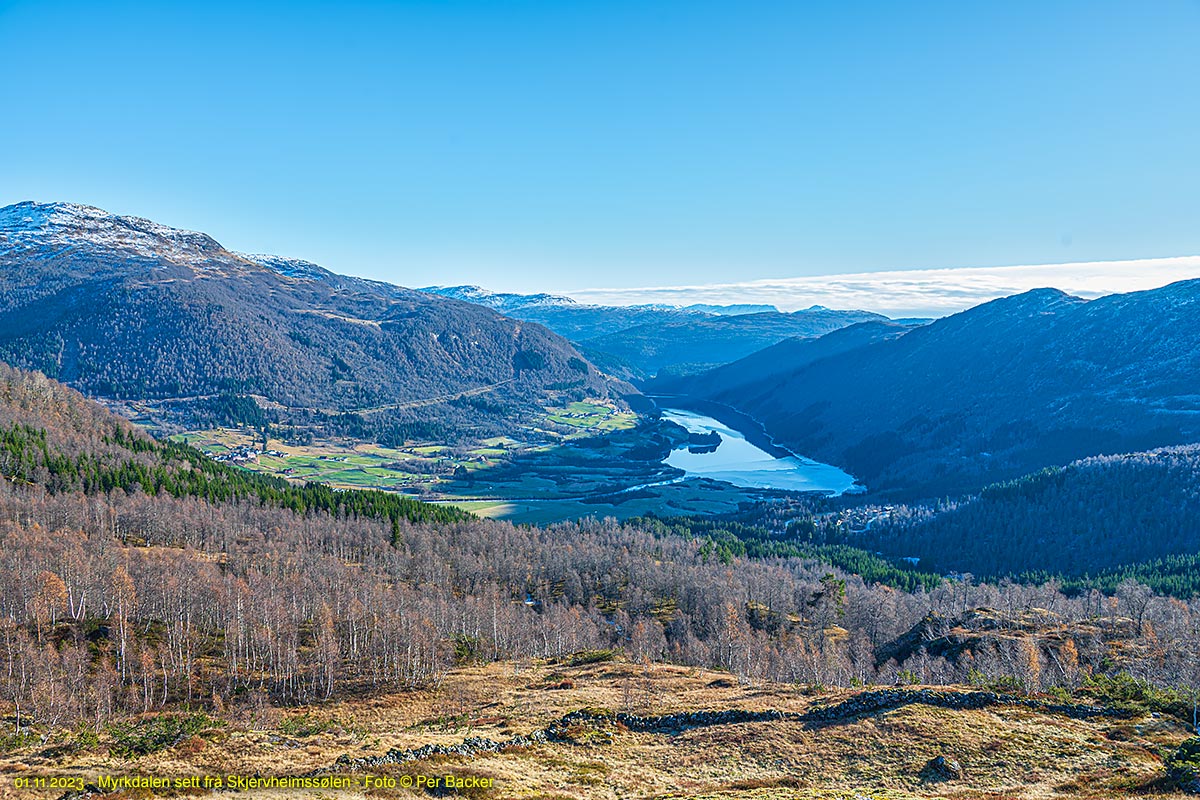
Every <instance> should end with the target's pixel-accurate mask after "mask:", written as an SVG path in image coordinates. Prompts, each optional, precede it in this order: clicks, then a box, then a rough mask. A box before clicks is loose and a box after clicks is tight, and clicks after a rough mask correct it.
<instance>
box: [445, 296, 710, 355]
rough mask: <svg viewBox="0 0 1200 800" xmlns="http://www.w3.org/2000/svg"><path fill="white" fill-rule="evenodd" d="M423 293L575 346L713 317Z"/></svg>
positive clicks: (555, 299)
mask: <svg viewBox="0 0 1200 800" xmlns="http://www.w3.org/2000/svg"><path fill="white" fill-rule="evenodd" d="M421 291H422V292H429V293H431V294H436V295H440V296H442V297H453V298H454V299H456V300H463V301H466V302H468V303H476V304H478V305H482V306H486V307H488V308H491V309H493V310H495V311H499V312H500V313H501V314H504V315H505V316H509V317H513V318H515V319H521V320H526V321H528V322H537V323H539V324H541V325H545V326H546V327H547V328H549V329H550V330H552V331H554V332H555V333H557V334H559V335H560V336H565V337H566V338H568V339H570V340H572V341H574V342H582V341H585V340H587V339H591V338H593V337H596V336H603V335H604V334H608V333H616V332H617V331H623V330H625V329H627V328H633V327H636V326H638V325H647V324H661V323H664V322H675V321H679V320H686V319H702V318H704V317H707V316H709V315H710V314H711V313H713V312H710V311H701V310H688V309H681V308H676V307H674V306H659V305H641V306H595V305H587V304H584V303H577V302H575V301H574V300H572V299H571V298H569V297H562V296H559V295H553V294H506V293H501V292H492V291H488V290H487V289H482V288H480V287H478V286H428V287H426V288H424V289H421Z"/></svg>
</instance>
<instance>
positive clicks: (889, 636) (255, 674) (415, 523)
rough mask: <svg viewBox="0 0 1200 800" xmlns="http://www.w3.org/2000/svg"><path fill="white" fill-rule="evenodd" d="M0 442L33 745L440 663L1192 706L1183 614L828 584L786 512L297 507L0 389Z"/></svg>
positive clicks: (7, 636) (400, 679) (38, 396)
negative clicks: (657, 515) (674, 669)
mask: <svg viewBox="0 0 1200 800" xmlns="http://www.w3.org/2000/svg"><path fill="white" fill-rule="evenodd" d="M0 430H2V431H5V440H4V442H5V443H4V447H3V451H2V452H3V453H4V458H5V460H4V461H3V462H2V463H3V466H4V480H0V585H3V586H5V587H7V589H6V591H5V592H4V593H3V594H2V595H0V658H2V659H3V661H4V663H8V664H11V665H12V666H13V668H12V669H10V670H4V671H0V700H2V701H4V702H6V703H8V704H9V708H10V710H14V711H17V712H19V714H20V715H22V717H21V718H22V720H24V722H19V723H18V724H19V725H20V724H28V722H29V721H30V720H32V721H35V722H36V724H37V725H38V726H40V728H41V729H42V730H46V731H51V732H52V731H53V730H55V729H57V728H59V727H74V726H75V725H77V724H80V723H86V724H88V725H92V726H99V725H101V724H102V723H104V722H105V721H107V720H110V719H112V718H114V717H119V716H121V715H125V714H136V713H144V712H146V711H151V710H158V709H164V708H174V707H178V706H179V705H182V704H187V706H188V707H189V708H192V709H195V708H197V707H204V708H208V709H209V710H211V711H213V712H214V713H220V712H221V710H223V709H229V708H237V707H239V706H242V705H245V704H253V703H262V702H274V703H294V702H305V701H319V700H321V699H323V698H329V697H333V696H335V695H340V694H342V693H346V692H350V691H356V690H362V689H370V690H371V691H372V692H380V691H387V690H403V689H405V688H411V687H414V686H426V685H437V683H438V682H439V681H440V680H441V678H442V676H444V675H445V673H446V671H447V670H448V669H450V667H451V666H452V665H454V664H455V663H459V664H463V663H474V662H479V661H490V660H497V659H511V658H529V657H548V658H565V657H568V656H570V655H571V654H573V653H580V652H581V651H590V652H595V651H601V656H599V657H611V656H612V654H613V653H616V652H621V653H624V654H626V655H627V656H628V657H629V658H631V659H635V660H638V659H643V658H645V659H647V660H651V661H661V660H669V661H672V662H676V663H680V664H691V665H702V666H708V667H716V668H720V669H725V670H729V671H730V672H732V673H733V674H734V675H737V676H739V677H741V678H743V679H745V680H765V679H778V680H784V681H788V682H793V683H795V682H802V683H809V684H822V685H826V686H833V685H848V684H850V683H851V682H852V681H857V682H864V681H865V682H873V681H884V682H896V681H902V682H903V681H913V680H918V679H919V680H920V681H922V682H926V683H940V682H945V683H959V682H966V681H974V682H976V683H981V682H983V683H987V682H996V685H1003V686H1006V687H1008V689H1010V690H1013V689H1016V690H1021V691H1037V690H1039V689H1042V688H1047V687H1052V686H1058V687H1066V688H1065V689H1064V690H1071V689H1075V688H1078V687H1079V686H1080V684H1081V683H1085V684H1086V681H1089V680H1093V679H1098V678H1099V677H1100V676H1104V675H1109V674H1112V673H1115V672H1119V671H1125V670H1128V671H1133V672H1134V673H1135V674H1136V675H1137V676H1138V678H1137V681H1136V682H1134V683H1133V684H1132V685H1134V686H1136V687H1143V688H1142V689H1139V691H1148V690H1147V689H1145V687H1146V686H1149V685H1150V682H1153V683H1156V684H1161V685H1170V686H1175V687H1181V688H1187V687H1190V686H1193V685H1194V684H1193V683H1192V682H1191V681H1192V677H1189V676H1193V675H1194V673H1196V670H1195V667H1196V664H1195V663H1194V660H1195V658H1194V657H1195V654H1196V653H1197V652H1198V649H1197V648H1196V647H1195V641H1196V638H1195V637H1196V632H1197V631H1198V630H1200V610H1198V609H1197V608H1196V607H1195V601H1192V602H1191V603H1188V602H1181V601H1178V600H1174V599H1172V600H1168V599H1166V598H1161V597H1156V596H1154V595H1153V593H1150V592H1149V591H1148V590H1145V589H1143V588H1141V587H1138V586H1137V585H1136V584H1125V585H1123V586H1122V588H1121V590H1120V591H1119V592H1117V594H1116V596H1115V597H1114V598H1112V599H1111V602H1108V601H1104V602H1103V603H1098V602H1097V601H1096V600H1095V599H1094V598H1093V597H1092V596H1091V595H1084V596H1078V597H1070V596H1066V595H1064V594H1063V593H1062V592H1060V591H1059V590H1058V588H1057V587H1055V586H1054V585H1046V586H1040V587H1038V586H1021V585H1015V584H1014V585H1005V586H995V585H980V586H975V585H972V584H969V583H955V582H945V581H940V580H928V581H922V582H920V583H919V584H917V585H915V587H914V588H915V590H914V591H912V592H904V591H899V590H896V589H894V588H891V587H888V586H885V585H880V584H877V583H874V582H873V580H874V579H875V577H879V578H882V579H885V580H887V579H889V576H888V574H887V572H886V569H885V570H883V571H882V572H880V573H879V575H878V576H875V577H872V578H871V579H870V580H864V579H863V578H861V577H857V576H855V575H852V574H847V573H845V572H843V571H841V570H838V569H836V568H833V567H830V566H829V565H828V564H827V563H823V562H825V561H828V560H834V561H839V563H845V564H850V563H852V562H850V561H847V560H845V559H844V558H842V557H841V556H839V554H837V553H834V552H832V551H831V552H829V553H825V552H822V551H820V550H812V551H808V554H807V555H805V551H804V550H802V549H798V548H792V546H791V545H789V544H788V543H787V540H788V539H795V538H797V537H798V534H799V533H800V530H799V528H798V527H797V526H799V527H800V528H802V527H803V526H804V524H805V522H806V520H808V521H810V519H811V518H810V516H809V515H808V514H807V513H803V514H801V515H800V516H798V517H796V518H795V519H794V520H793V522H794V523H795V524H792V522H789V519H791V518H792V516H793V514H792V512H791V511H789V509H790V507H789V506H787V505H783V506H778V507H777V508H776V511H775V512H771V513H770V514H768V515H767V517H764V518H769V519H771V520H772V522H771V523H770V524H771V525H772V526H775V525H781V526H783V529H782V530H780V531H775V532H772V530H771V529H767V528H762V527H755V526H752V525H743V524H708V523H702V521H695V520H693V521H692V522H694V523H696V524H688V522H687V521H686V520H685V521H682V522H662V521H655V520H641V521H635V522H634V523H632V524H629V525H625V526H621V525H617V524H616V523H615V522H613V521H611V520H609V521H605V522H597V521H584V522H581V523H573V524H563V525H556V526H553V527H550V528H545V529H539V528H533V527H513V526H511V525H507V524H502V523H497V522H491V521H486V520H477V519H473V518H469V517H467V516H465V515H462V514H459V513H457V512H453V511H450V510H448V509H435V508H433V507H430V506H427V505H423V504H419V503H415V502H413V501H411V500H405V499H402V498H399V497H396V496H394V495H383V494H382V493H377V492H353V491H351V492H330V491H328V490H318V489H292V488H287V487H283V486H281V485H279V484H276V483H274V482H271V481H262V480H260V479H255V478H253V477H252V476H249V475H246V474H245V473H239V472H237V471H235V470H232V469H230V468H226V467H221V466H218V465H213V464H209V463H208V462H207V461H204V460H203V459H201V458H199V457H198V456H196V455H195V454H194V452H193V453H191V454H189V453H188V451H187V450H186V449H185V448H182V447H172V448H168V447H164V446H161V445H158V444H156V443H154V442H152V441H150V440H148V439H147V438H146V437H144V436H142V435H140V434H138V433H137V432H136V431H134V430H132V429H130V428H129V426H128V425H126V424H125V423H123V422H121V421H120V420H118V419H116V418H114V417H111V416H109V415H107V414H105V413H104V412H102V411H100V410H99V409H96V408H94V407H91V406H89V405H88V403H87V402H86V401H85V400H83V398H81V397H80V396H79V395H78V394H76V393H74V392H72V391H71V390H68V389H65V388H63V387H61V386H59V385H57V384H55V383H53V382H51V381H48V380H46V379H44V378H42V377H41V376H38V375H33V374H29V373H24V372H21V371H16V370H7V369H6V370H5V371H4V372H3V374H2V381H0ZM126 478H132V480H127V479H126ZM110 479H111V480H110ZM796 510H800V511H803V509H802V508H798V509H796ZM775 539H780V541H774V540H775ZM842 555H844V554H842ZM826 556H829V558H828V559H827V558H826ZM859 563H862V564H866V565H867V566H870V565H869V564H868V563H867V562H859ZM871 569H879V565H878V564H876V565H875V566H871ZM868 574H870V573H868ZM977 608H978V609H993V610H981V611H979V612H978V613H977V614H975V616H974V617H973V618H978V619H984V618H985V617H986V619H987V620H988V624H986V625H975V624H974V623H972V624H971V625H970V626H968V628H969V629H963V631H964V632H960V633H957V634H955V635H956V636H958V637H959V638H960V640H961V641H960V643H959V644H956V645H955V647H954V648H952V649H945V648H943V649H941V650H938V651H937V652H936V654H934V653H933V651H932V648H933V645H934V644H935V642H934V640H933V639H930V640H928V641H929V648H926V647H920V646H911V645H910V644H907V643H910V641H911V640H912V634H911V631H913V630H914V629H916V627H917V626H918V624H919V623H921V621H922V620H923V619H926V620H929V619H932V620H935V621H936V620H939V619H959V618H962V617H963V615H964V614H967V613H968V612H970V610H971V609H977ZM994 609H1002V611H995V610H994ZM930 615H932V616H930ZM1047 615H1049V616H1047ZM1131 619H1132V620H1136V623H1137V624H1133V623H1131V622H1130V620H1131ZM1031 620H1033V621H1037V620H1040V622H1033V623H1031ZM921 624H924V625H925V626H926V627H929V625H931V624H932V623H921ZM939 624H940V623H939ZM1147 626H1149V627H1147ZM943 627H945V626H943ZM939 629H941V628H939ZM956 630H957V629H956ZM937 635H939V634H934V636H935V637H936V636H937ZM922 641H925V640H922ZM1068 642H1069V644H1068ZM605 653H607V654H608V655H604V654H605ZM586 657H590V656H587V655H586V654H585V655H584V656H581V658H586ZM918 675H919V678H915V677H913V676H918ZM1096 685H1103V684H1096ZM1170 696H1174V695H1170ZM1162 707H1163V708H1165V709H1169V708H1173V706H1169V705H1164V706H1162Z"/></svg>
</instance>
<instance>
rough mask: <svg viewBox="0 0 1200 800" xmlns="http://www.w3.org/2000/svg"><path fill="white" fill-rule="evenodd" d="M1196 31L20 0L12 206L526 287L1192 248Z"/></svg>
mask: <svg viewBox="0 0 1200 800" xmlns="http://www.w3.org/2000/svg"><path fill="white" fill-rule="evenodd" d="M1197 41H1200V2H1197V0H1144V1H1141V2H1133V1H1132V0H1130V1H1127V2H1103V0H1091V1H1089V2H1045V1H1042V2H1022V1H1021V0H1006V2H995V3H990V2H914V3H899V2H895V3H892V2H888V3H884V2H878V3H873V2H858V3H855V2H829V3H822V2H778V3H760V2H753V0H748V1H746V2H725V3H715V2H704V1H703V0H692V1H691V2H652V0H642V1H641V2H620V0H610V1H609V2H589V1H588V0H571V1H570V2H557V3H551V2H451V1H450V0H443V1H442V2H433V1H432V0H430V1H429V2H390V3H384V2H378V3H373V2H357V3H355V2H349V3H308V2H302V0H294V2H289V3H278V4H273V3H257V4H248V3H222V2H209V3H190V4H189V3H122V2H113V3H107V2H106V3H95V2H80V3H69V2H50V1H48V0H41V1H40V2H5V1H4V0H0V67H2V68H3V74H4V76H5V78H4V80H3V81H0V109H3V112H2V117H3V121H2V122H0V204H6V203H10V202H17V201H19V200H25V199H36V200H46V201H49V200H67V201H73V202H81V203H89V204H92V205H98V206H101V207H103V208H107V209H109V210H111V211H114V212H118V213H124V214H136V215H140V216H146V217H151V218H153V219H155V220H157V221H160V222H163V223H166V224H170V225H176V226H179V227H184V228H191V229H196V230H203V231H205V232H208V233H211V234H212V235H213V236H215V237H216V238H217V239H218V240H220V241H221V242H222V243H224V244H226V245H227V246H229V247H231V248H234V249H238V250H245V251H255V252H275V253H280V254H283V255H290V256H296V257H303V258H308V259H311V260H314V261H317V262H319V263H321V264H323V265H325V266H328V267H330V268H331V269H334V270H336V271H339V272H344V273H350V274H358V275H364V276H369V277H375V278H381V279H385V280H390V281H394V282H397V283H401V284H405V285H416V286H420V285H426V284H431V283H440V284H448V283H479V284H483V285H486V286H490V287H494V288H501V289H509V290H556V291H570V290H577V289H585V288H591V289H596V288H617V289H619V288H627V287H653V286H682V285H688V286H693V285H705V284H732V283H736V282H738V281H748V280H754V279H793V278H803V277H806V276H817V275H825V274H830V273H869V272H873V271H877V270H912V269H925V268H945V267H992V266H999V265H1013V264H1049V263H1059V262H1092V261H1100V260H1111V259H1144V258H1155V257H1165V256H1184V255H1195V254H1200V224H1197V220H1200V152H1198V149H1200V145H1198V144H1197V143H1198V142H1200V96H1198V95H1200V89H1198V86H1200V81H1198V80H1197V76H1200V47H1197V46H1196V43H1197ZM632 299H633V300H636V299H637V298H636V297H634V298H632Z"/></svg>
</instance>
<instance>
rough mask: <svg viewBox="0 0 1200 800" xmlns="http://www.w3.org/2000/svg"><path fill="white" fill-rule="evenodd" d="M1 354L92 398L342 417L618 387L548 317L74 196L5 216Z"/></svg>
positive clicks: (508, 404)
mask: <svg viewBox="0 0 1200 800" xmlns="http://www.w3.org/2000/svg"><path fill="white" fill-rule="evenodd" d="M0 359H2V360H4V361H7V362H9V363H11V364H14V365H17V366H21V367H25V368H30V369H37V370H40V371H42V372H44V373H46V374H47V375H49V376H51V377H55V378H58V379H60V380H62V381H64V382H66V383H68V384H70V385H72V386H74V387H76V388H78V389H80V390H82V391H84V392H85V393H87V394H90V395H93V396H102V397H115V398H137V399H147V398H149V399H154V398H168V397H170V398H173V397H200V396H207V395H214V394H221V393H236V394H253V395H258V396H261V397H263V398H265V399H266V400H267V401H269V402H272V403H277V404H280V405H282V406H287V407H299V408H304V409H313V410H324V411H330V412H341V411H351V410H355V409H360V408H364V407H374V406H380V405H384V404H392V405H401V404H404V403H406V402H416V401H426V400H429V399H431V398H439V397H442V398H447V399H449V398H450V397H452V396H454V395H455V394H456V393H459V392H463V391H469V390H480V389H484V390H487V387H492V389H491V390H489V391H490V394H491V399H490V402H491V404H490V405H489V406H488V408H487V410H486V411H487V413H494V414H499V415H501V416H504V415H507V414H515V413H518V411H519V409H521V408H523V407H527V406H532V405H534V404H536V403H539V402H541V401H543V400H544V399H545V397H546V396H547V394H548V393H550V392H568V393H575V394H577V395H580V396H582V395H585V394H586V395H591V396H606V395H608V394H609V393H610V392H612V391H613V390H614V387H615V384H613V383H612V382H611V381H610V380H609V379H607V378H606V377H605V376H604V375H602V374H601V373H599V372H598V371H597V370H596V369H595V368H594V367H593V366H592V365H591V364H590V363H588V361H587V360H586V359H585V358H584V357H583V356H581V354H580V353H579V351H578V350H577V349H576V348H575V347H573V346H572V345H571V344H570V343H569V342H567V341H566V340H565V339H563V338H562V337H561V336H558V335H557V334H555V333H553V332H551V331H548V330H546V329H545V328H544V327H542V326H540V325H536V324H529V323H526V322H521V321H517V320H513V319H509V318H507V317H504V316H502V315H500V314H498V313H496V312H494V311H492V310H490V309H486V308H482V307H480V306H479V305H476V304H472V303H465V302H459V301H457V300H453V299H450V298H446V297H438V296H436V295H431V294H428V293H426V292H419V291H414V290H410V289H405V288H402V287H398V286H392V285H390V284H386V283H380V282H377V281H368V280H363V279H360V278H352V277H346V276H342V275H337V274H335V273H333V272H330V271H329V270H326V269H324V268H322V267H319V266H317V265H316V264H312V263H310V262H306V261H299V260H293V259H285V258H280V257H277V256H262V255H244V254H239V253H234V252H231V251H229V250H227V249H226V248H224V247H222V246H221V245H220V244H219V243H218V242H216V241H214V240H213V239H212V238H211V237H209V236H207V235H205V234H203V233H194V232H191V231H182V230H177V229H174V228H169V227H166V226H163V225H159V224H157V223H155V222H152V221H150V220H145V219H140V218H137V217H123V216H116V215H113V214H109V213H107V212H105V211H102V210H101V209H98V208H92V207H89V206H80V205H73V204H67V203H55V204H45V205H43V204H35V203H20V204H17V205H13V206H8V207H6V208H3V209H0ZM616 389H617V391H624V390H626V388H624V387H616ZM436 413H437V412H436V410H434V411H429V410H426V411H423V412H422V416H424V417H428V416H429V415H431V414H433V415H436ZM486 415H487V414H486V413H484V412H480V411H478V410H475V411H472V412H471V414H470V415H469V416H471V417H472V418H478V417H480V416H486Z"/></svg>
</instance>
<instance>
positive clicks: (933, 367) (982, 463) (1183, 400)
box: [694, 280, 1200, 494]
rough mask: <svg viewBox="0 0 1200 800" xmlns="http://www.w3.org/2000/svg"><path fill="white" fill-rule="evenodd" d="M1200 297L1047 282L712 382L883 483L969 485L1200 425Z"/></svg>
mask: <svg viewBox="0 0 1200 800" xmlns="http://www.w3.org/2000/svg"><path fill="white" fill-rule="evenodd" d="M1197 301H1200V281H1196V280H1193V281H1183V282H1180V283H1176V284H1172V285H1170V286H1166V287H1163V288H1161V289H1155V290H1152V291H1145V292H1136V293H1132V294H1124V295H1110V296H1107V297H1102V298H1099V299H1096V300H1092V301H1085V300H1082V299H1080V298H1077V297H1071V296H1069V295H1066V294H1064V293H1062V292H1060V291H1057V290H1053V289H1038V290H1034V291H1030V292H1026V293H1024V294H1020V295H1015V296H1013V297H1007V298H1002V299H1000V300H995V301H993V302H990V303H985V304H983V305H980V306H977V307H975V308H972V309H969V310H967V311H964V312H962V313H960V314H955V315H953V316H951V317H946V318H943V319H940V320H937V321H935V322H933V323H931V324H928V325H925V326H922V327H918V328H914V329H913V330H911V331H909V332H907V333H904V334H903V335H901V336H899V337H895V338H889V339H886V340H884V341H879V342H875V343H873V344H867V345H866V346H864V347H859V348H857V349H851V350H849V351H847V352H845V353H844V354H842V355H840V356H838V357H836V358H826V359H822V360H819V361H813V362H811V363H804V361H803V358H801V360H800V361H799V362H798V363H797V365H796V366H797V368H796V369H794V370H792V371H790V372H789V369H788V367H787V365H785V364H779V365H778V366H776V367H774V368H767V367H764V379H763V380H762V381H760V382H758V383H755V382H754V381H749V382H747V383H744V384H743V388H742V389H741V390H740V391H739V390H737V389H736V388H735V389H733V390H728V389H727V388H726V387H723V386H715V387H713V389H712V390H711V392H715V393H717V394H719V395H720V398H721V399H722V400H723V401H724V402H727V403H729V404H731V405H733V406H735V407H736V408H738V409H739V410H741V411H743V412H745V413H748V414H750V415H752V416H754V417H755V418H757V419H758V420H759V421H760V422H762V423H763V424H764V425H765V427H766V429H767V430H768V431H769V432H770V433H771V434H772V435H773V436H774V437H775V438H776V439H777V440H778V441H779V442H781V443H783V444H786V445H787V446H789V447H791V448H792V449H794V450H796V451H798V452H801V453H804V454H805V455H809V456H812V457H814V458H818V459H820V460H822V461H827V462H830V463H833V464H837V465H839V466H841V467H843V468H846V469H848V470H849V471H851V472H852V473H853V474H854V475H855V476H857V477H858V478H860V479H861V480H864V481H865V482H866V483H867V485H868V486H869V487H870V488H872V489H874V490H878V491H883V492H893V493H901V494H904V493H914V492H915V493H935V494H938V493H946V492H961V491H971V490H974V489H978V488H979V487H980V486H983V485H986V484H988V483H991V482H994V481H997V480H1003V479H1007V478H1013V477H1017V476H1019V475H1022V474H1024V473H1027V472H1031V471H1034V470H1036V469H1039V468H1041V467H1044V466H1047V465H1055V464H1066V463H1068V462H1070V461H1073V460H1075V459H1078V458H1083V457H1087V456H1092V455H1099V454H1106V453H1120V452H1132V451H1137V450H1143V449H1149V448H1153V447H1159V446H1165V445H1171V444H1181V443H1186V442H1190V441H1196V440H1200V314H1197V311H1198V310H1200V305H1198V304H1197ZM743 377H744V376H743ZM694 391H695V392H696V393H697V394H698V395H699V396H701V397H704V398H706V399H713V398H709V397H708V396H709V394H710V390H709V389H707V388H706V387H697V388H696V389H695V390H694Z"/></svg>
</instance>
